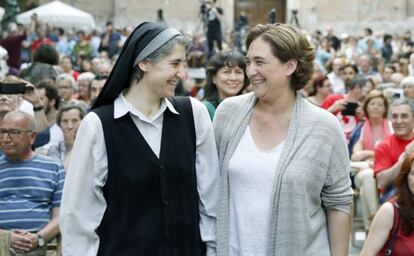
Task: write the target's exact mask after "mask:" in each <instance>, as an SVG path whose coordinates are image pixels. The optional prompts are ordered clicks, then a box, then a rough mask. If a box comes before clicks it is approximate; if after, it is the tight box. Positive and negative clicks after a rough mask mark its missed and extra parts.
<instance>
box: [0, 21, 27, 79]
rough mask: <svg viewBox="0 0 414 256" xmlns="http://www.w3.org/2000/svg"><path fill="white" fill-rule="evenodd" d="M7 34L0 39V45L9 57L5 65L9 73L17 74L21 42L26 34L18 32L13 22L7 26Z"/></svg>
mask: <svg viewBox="0 0 414 256" xmlns="http://www.w3.org/2000/svg"><path fill="white" fill-rule="evenodd" d="M8 32H9V34H8V36H7V37H6V38H4V39H1V40H0V45H1V46H3V47H4V49H6V50H7V53H8V55H9V58H8V59H7V65H8V66H9V68H10V69H11V70H10V73H12V74H13V75H17V74H18V73H19V71H20V64H21V51H22V42H23V41H24V40H26V34H20V35H19V34H18V28H17V25H16V24H15V23H10V24H9V27H8Z"/></svg>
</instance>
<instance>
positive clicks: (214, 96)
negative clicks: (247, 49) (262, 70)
mask: <svg viewBox="0 0 414 256" xmlns="http://www.w3.org/2000/svg"><path fill="white" fill-rule="evenodd" d="M223 67H239V68H241V69H243V72H244V82H243V87H242V88H241V89H240V91H239V92H238V93H237V95H240V94H241V93H242V92H243V90H244V89H245V88H246V87H247V85H248V84H249V79H248V78H247V75H246V71H245V70H246V58H245V57H244V55H243V54H241V53H240V52H239V51H237V50H231V51H221V52H218V53H216V54H215V55H214V56H212V57H211V58H210V61H209V62H208V65H207V70H206V84H205V86H204V91H205V96H204V99H206V100H208V101H209V102H210V103H211V104H213V106H214V107H216V108H217V106H218V104H219V101H220V99H219V94H218V91H217V87H216V85H215V84H214V82H213V78H214V76H215V75H216V74H217V72H218V71H219V69H221V68H223Z"/></svg>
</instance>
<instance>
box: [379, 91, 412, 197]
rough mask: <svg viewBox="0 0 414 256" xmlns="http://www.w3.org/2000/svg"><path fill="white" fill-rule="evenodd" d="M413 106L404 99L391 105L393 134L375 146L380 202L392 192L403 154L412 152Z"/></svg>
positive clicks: (391, 194)
mask: <svg viewBox="0 0 414 256" xmlns="http://www.w3.org/2000/svg"><path fill="white" fill-rule="evenodd" d="M413 113H414V106H413V105H412V104H410V102H409V101H407V100H404V99H399V100H395V101H394V102H393V103H392V105H391V122H392V128H393V129H394V134H392V135H390V136H388V137H386V138H385V139H383V140H382V141H381V142H380V143H379V144H378V146H377V147H376V148H375V153H374V177H375V178H376V180H377V186H378V188H380V189H381V192H382V194H381V196H380V203H383V202H385V201H387V200H388V199H389V198H391V197H392V196H393V195H394V194H395V191H394V187H393V185H392V184H393V183H394V181H395V180H396V178H397V177H398V175H399V173H400V170H401V165H402V162H403V161H404V159H405V156H406V155H408V154H410V153H411V152H414V143H413V142H412V141H413V139H414V133H413V128H414V114H413Z"/></svg>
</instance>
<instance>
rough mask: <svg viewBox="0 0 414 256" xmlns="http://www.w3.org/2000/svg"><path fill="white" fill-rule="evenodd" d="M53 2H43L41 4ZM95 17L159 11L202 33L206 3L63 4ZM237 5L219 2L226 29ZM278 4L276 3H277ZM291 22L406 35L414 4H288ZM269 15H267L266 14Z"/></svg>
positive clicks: (397, 0) (412, 24)
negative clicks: (294, 17)
mask: <svg viewBox="0 0 414 256" xmlns="http://www.w3.org/2000/svg"><path fill="white" fill-rule="evenodd" d="M49 1H50V0H40V2H41V3H45V2H49ZM62 1H63V2H66V3H68V4H71V5H73V6H75V7H77V8H80V9H83V10H85V11H88V12H90V13H92V14H93V15H94V17H95V19H96V24H97V25H98V26H103V25H104V24H105V21H106V20H108V19H111V20H114V22H115V25H117V26H125V25H131V26H134V25H136V24H138V23H139V22H142V21H144V20H150V21H155V19H156V12H157V10H158V9H159V8H162V9H163V11H164V17H165V19H166V21H167V23H168V24H169V25H171V26H174V27H176V28H178V29H182V30H185V31H191V32H197V31H200V29H201V26H200V24H199V20H200V19H199V16H198V15H199V10H200V3H201V1H202V0H62ZM234 1H243V0H219V2H220V5H221V6H222V7H223V9H224V12H225V21H224V22H223V26H224V28H225V30H226V29H228V28H232V27H233V19H234ZM275 1H276V0H275ZM286 2H287V10H286V13H287V22H289V21H290V19H291V10H292V9H297V10H299V14H298V18H299V23H300V25H301V27H302V28H304V29H307V30H310V31H314V30H316V29H324V28H326V27H328V26H329V27H333V28H334V29H335V32H336V33H337V34H340V33H343V32H347V33H351V34H356V33H358V34H362V30H363V28H364V27H371V28H372V29H373V30H374V31H376V32H382V31H388V32H402V31H405V30H412V29H413V28H414V0H374V1H373V0H287V1H286ZM263 15H266V14H263Z"/></svg>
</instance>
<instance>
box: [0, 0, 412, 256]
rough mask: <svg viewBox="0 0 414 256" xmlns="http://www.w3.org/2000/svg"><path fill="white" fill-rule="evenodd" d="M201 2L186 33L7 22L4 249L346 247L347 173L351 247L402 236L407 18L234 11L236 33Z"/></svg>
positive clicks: (0, 233)
mask: <svg viewBox="0 0 414 256" xmlns="http://www.w3.org/2000/svg"><path fill="white" fill-rule="evenodd" d="M215 4H216V1H213V3H212V5H211V6H208V8H207V9H206V13H207V14H208V16H207V17H209V19H210V20H211V21H212V22H213V23H214V24H215V27H213V25H212V27H206V29H207V30H206V34H195V35H193V36H192V37H189V36H188V35H187V34H186V33H183V32H180V31H177V30H176V29H173V28H170V27H168V26H167V25H166V22H165V20H164V19H162V22H158V23H152V22H144V23H142V24H140V25H138V26H137V27H136V28H135V29H132V28H130V27H126V28H124V29H121V30H120V29H115V28H114V24H113V23H112V22H110V21H108V22H107V23H106V30H105V32H103V33H98V32H97V31H93V32H88V31H81V30H80V31H76V33H74V32H73V31H70V30H67V31H65V30H64V29H62V28H59V27H53V26H52V25H51V24H40V23H39V22H38V20H37V17H36V15H33V16H32V21H31V24H30V26H29V27H23V26H21V25H18V24H14V23H10V24H9V26H8V31H7V32H6V33H4V35H3V38H2V39H0V46H1V47H0V58H1V60H0V62H1V63H0V68H1V69H0V80H1V84H0V85H1V88H0V148H1V151H0V184H1V185H0V250H2V248H3V246H6V247H7V246H8V247H7V249H6V250H5V251H6V252H7V253H11V255H45V253H46V250H47V243H48V242H49V241H50V240H51V239H53V238H54V237H56V236H57V235H58V234H59V233H61V234H62V243H61V244H62V251H63V254H64V255H135V254H143V255H269V254H272V255H273V254H281V255H346V254H347V251H348V242H349V230H350V225H351V223H350V215H351V214H352V213H351V203H352V200H353V192H352V188H353V189H354V190H355V192H357V194H358V195H359V197H360V198H361V202H362V209H363V211H362V212H363V221H364V228H365V230H366V232H367V234H368V236H367V240H366V242H365V244H364V248H363V250H362V255H377V254H381V253H382V254H381V255H387V254H386V253H387V252H386V251H387V250H388V251H393V255H394V253H395V255H404V254H403V253H402V252H405V251H409V252H411V253H414V233H413V221H414V215H413V211H412V210H413V205H414V202H413V199H412V194H413V193H414V183H413V182H414V179H413V178H412V177H414V176H413V172H414V171H412V170H414V167H412V163H413V159H414V155H413V154H414V142H413V140H414V132H413V129H414V41H413V40H412V39H411V33H410V32H409V31H408V32H405V33H404V34H403V35H398V34H395V35H391V34H383V35H379V34H375V33H374V32H373V31H372V30H371V29H370V28H366V29H364V35H362V36H360V37H357V36H353V35H348V34H343V35H341V36H340V37H338V36H336V35H335V34H334V31H333V30H332V29H331V28H327V29H326V30H325V31H315V32H313V33H310V32H307V31H301V30H299V29H298V28H296V27H294V26H291V25H287V24H279V23H276V24H267V25H256V26H252V28H251V29H248V28H249V27H248V25H247V20H245V19H244V23H243V33H242V34H243V35H245V38H244V40H242V41H243V42H245V43H243V45H240V42H239V41H238V40H232V37H231V36H230V37H223V31H221V28H220V27H218V28H217V23H218V24H220V20H221V17H222V15H223V11H222V9H221V8H220V7H218V6H215ZM238 29H239V28H238ZM244 29H246V31H244ZM239 32H240V30H239ZM233 35H235V34H233ZM237 35H239V36H240V34H237ZM188 67H190V68H191V67H193V68H198V67H204V68H205V71H206V73H205V77H206V78H205V80H201V81H200V80H197V81H196V80H194V78H192V77H190V76H189V73H188V70H187V68H188ZM22 84H23V85H24V88H25V89H24V90H23V91H22V92H19V93H9V92H6V91H4V90H3V89H2V88H3V87H4V86H7V85H8V86H21V85H22ZM174 95H176V96H177V95H180V96H193V97H192V98H188V97H174ZM17 171H18V172H17ZM355 192H354V193H355ZM10 216H13V218H10ZM59 219H60V226H59V225H58V222H59ZM125 234H128V236H127V237H126V236H125ZM114 237H119V239H114ZM121 238H122V239H121ZM59 250H61V249H60V248H59ZM398 253H400V254H398Z"/></svg>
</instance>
